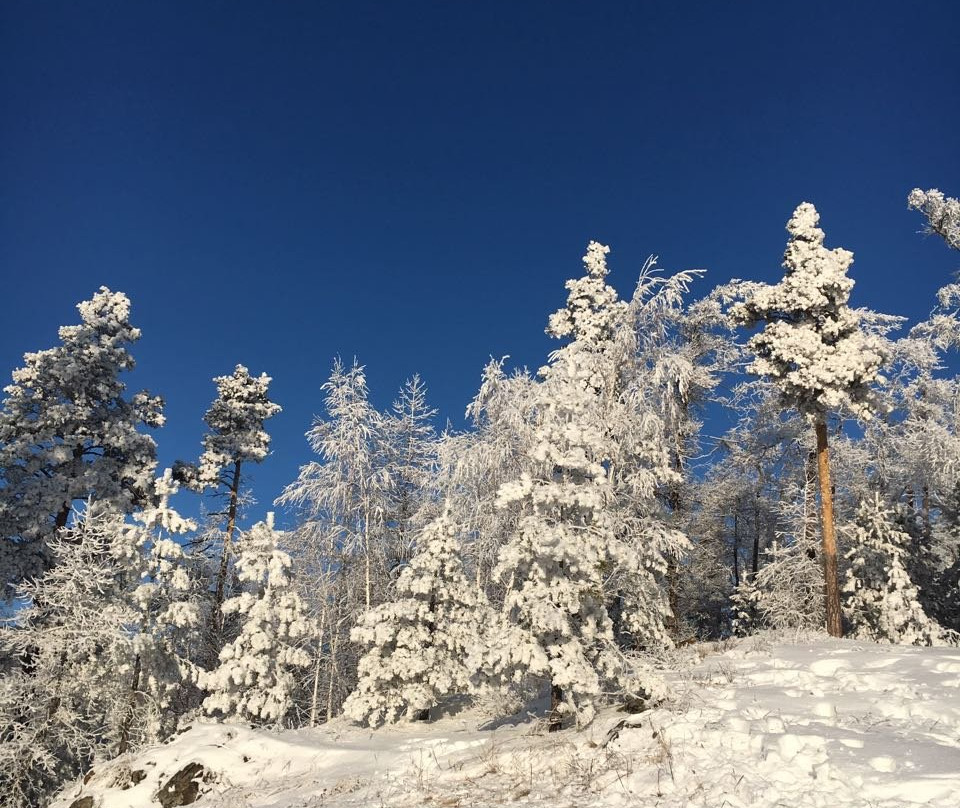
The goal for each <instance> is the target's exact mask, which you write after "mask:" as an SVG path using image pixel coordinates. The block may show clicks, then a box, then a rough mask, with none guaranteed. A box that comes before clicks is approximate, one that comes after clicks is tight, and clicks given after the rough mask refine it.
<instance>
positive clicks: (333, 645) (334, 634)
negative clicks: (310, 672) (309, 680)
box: [327, 622, 340, 721]
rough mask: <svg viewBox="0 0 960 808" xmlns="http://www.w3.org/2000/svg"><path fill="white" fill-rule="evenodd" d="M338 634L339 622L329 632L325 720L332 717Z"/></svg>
mask: <svg viewBox="0 0 960 808" xmlns="http://www.w3.org/2000/svg"><path fill="white" fill-rule="evenodd" d="M339 636H340V623H339V622H338V623H337V624H336V625H335V626H333V628H332V631H331V634H330V674H329V680H328V681H327V721H329V720H330V719H331V718H333V680H334V677H335V675H336V673H337V639H338V638H339Z"/></svg>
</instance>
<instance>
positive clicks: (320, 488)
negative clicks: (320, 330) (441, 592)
mask: <svg viewBox="0 0 960 808" xmlns="http://www.w3.org/2000/svg"><path fill="white" fill-rule="evenodd" d="M322 389H323V391H324V393H325V400H324V404H325V408H326V410H327V416H328V419H327V420H323V419H321V418H317V419H316V420H315V421H314V424H313V426H312V427H311V428H310V430H309V431H308V432H307V440H308V441H309V443H310V446H311V448H312V449H313V450H314V452H316V453H317V454H318V455H319V456H320V459H321V462H311V463H308V464H307V465H305V466H303V467H301V469H300V475H299V477H298V478H297V480H296V481H294V482H293V483H291V484H290V485H288V486H287V487H286V488H284V490H283V493H282V494H281V495H280V497H278V499H277V504H278V505H294V506H296V507H299V508H301V509H302V510H303V512H304V513H305V515H306V517H307V519H308V520H310V522H312V523H313V526H314V528H315V529H316V530H320V531H321V532H325V533H330V534H333V535H335V536H336V537H337V544H338V545H339V546H340V547H341V548H342V550H343V552H344V553H348V554H353V553H357V554H359V555H360V557H361V558H362V564H363V593H364V604H365V606H366V608H368V609H369V608H370V606H371V605H372V603H373V578H374V574H375V572H376V570H375V566H376V564H375V561H374V555H375V553H376V552H377V547H375V546H374V545H375V542H376V541H377V539H378V538H379V534H380V531H381V528H382V526H383V521H384V512H385V499H386V497H385V493H386V491H387V490H388V489H389V483H388V481H387V479H386V476H385V475H384V474H383V473H382V469H381V468H380V467H379V466H378V462H377V461H378V458H379V457H380V455H381V445H382V434H381V433H382V417H381V416H380V414H379V413H378V412H377V411H376V410H375V409H374V408H373V407H372V406H371V405H370V402H369V399H368V396H369V392H368V389H367V379H366V373H365V372H364V368H363V366H362V365H359V364H358V363H357V362H356V360H354V363H353V365H352V367H350V368H349V369H348V368H346V367H344V365H343V362H342V361H341V360H340V359H339V358H338V359H337V360H336V362H335V363H334V366H333V372H332V373H331V374H330V378H329V380H327V382H325V383H324V385H323V388H322Z"/></svg>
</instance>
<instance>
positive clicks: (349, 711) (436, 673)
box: [343, 512, 484, 725]
mask: <svg viewBox="0 0 960 808" xmlns="http://www.w3.org/2000/svg"><path fill="white" fill-rule="evenodd" d="M417 544H418V547H419V551H418V552H417V554H416V555H415V556H414V557H413V559H411V561H410V563H409V565H408V566H406V567H404V569H403V571H402V572H401V573H400V576H399V578H398V579H397V584H396V588H395V590H394V596H393V598H392V599H391V600H390V601H388V602H387V603H382V604H380V605H379V606H377V607H376V608H374V609H372V610H371V611H369V612H367V613H366V614H364V615H363V617H362V618H361V620H360V623H359V624H358V625H357V626H356V628H354V629H353V631H352V632H351V639H352V640H353V641H354V642H356V643H358V644H360V645H361V646H363V647H365V649H366V650H365V652H364V654H363V656H362V657H361V658H360V662H359V665H358V675H359V682H358V683H357V688H356V690H355V691H354V692H353V693H352V694H351V695H350V697H349V698H348V699H347V701H346V702H345V703H344V708H343V709H344V712H345V713H346V715H347V716H348V717H350V718H352V719H353V720H354V721H357V722H360V723H369V724H372V725H375V724H379V723H381V722H384V721H386V722H393V721H396V720H397V719H398V718H399V717H400V716H401V715H404V714H407V715H409V716H410V717H412V718H424V717H425V715H426V713H427V712H428V711H429V709H430V708H431V707H433V706H434V705H436V704H437V703H438V702H439V701H440V699H441V698H442V697H444V696H448V695H451V694H456V693H465V692H466V691H467V689H468V687H469V684H470V671H469V670H468V666H467V663H466V659H467V655H468V652H469V650H470V648H471V647H472V645H473V644H474V643H475V642H476V638H477V627H478V625H479V624H481V623H482V622H483V609H484V604H483V603H482V601H481V602H478V599H477V594H476V591H475V590H474V589H473V587H471V585H470V583H469V582H468V581H467V578H466V576H465V575H464V572H463V566H462V564H461V562H460V556H459V553H460V543H459V541H458V539H457V528H456V525H455V524H454V523H453V522H452V521H451V519H450V517H449V514H448V513H447V512H445V513H444V514H442V515H441V516H439V517H438V518H437V519H435V520H434V521H433V522H431V523H429V524H428V525H427V526H426V527H425V528H424V529H423V531H422V532H421V534H420V536H419V537H418V541H417Z"/></svg>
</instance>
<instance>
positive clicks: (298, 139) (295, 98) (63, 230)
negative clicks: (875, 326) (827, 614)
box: [0, 0, 960, 516]
mask: <svg viewBox="0 0 960 808" xmlns="http://www.w3.org/2000/svg"><path fill="white" fill-rule="evenodd" d="M958 32H960V3H956V2H946V1H941V2H926V3H906V2H897V3H889V2H870V3H867V2H807V3H779V2H737V3H719V2H700V3H685V2H657V3H654V2H619V3H586V2H577V3H572V2H509V3H508V2H484V3H461V2H451V3H440V2H427V3H423V2H415V1H414V0H404V2H383V3H379V4H370V3H363V2H341V3H328V2H282V3H271V2H257V3H247V2H203V0H193V2H166V1H165V2H129V0H125V1H124V2H110V3H107V2H82V1H78V0H73V1H72V2H49V1H44V2H19V1H18V0H6V2H3V3H2V4H0V261H2V267H3V277H4V281H5V282H4V298H5V300H4V302H5V305H4V307H3V311H4V314H3V323H2V340H0V373H2V375H3V376H5V377H7V378H9V377H8V375H7V374H8V373H9V371H10V370H12V369H13V368H14V367H17V366H19V365H20V363H21V357H22V354H23V353H24V352H25V351H28V350H36V349H40V348H44V347H49V346H51V345H53V344H54V343H55V341H56V328H57V326H59V325H61V324H64V323H70V322H75V321H76V312H75V311H74V308H73V306H74V304H75V303H76V302H78V301H79V300H82V299H84V298H88V297H89V296H90V295H91V294H92V293H93V292H94V291H95V290H96V289H97V287H99V286H100V285H101V284H105V285H108V286H110V287H111V288H113V289H117V290H122V291H125V292H127V293H128V294H129V295H130V297H131V298H132V300H133V305H134V316H133V319H134V322H135V323H136V324H137V325H138V326H140V327H141V328H142V329H143V334H144V336H143V339H142V340H141V342H140V343H139V344H138V346H136V348H135V354H136V357H137V359H138V362H139V369H138V371H137V372H136V375H135V378H134V380H133V381H134V384H136V385H138V386H147V387H149V388H150V389H151V390H152V391H154V392H158V393H161V394H162V395H163V396H164V397H165V398H166V400H167V415H168V425H167V426H166V427H165V428H164V429H163V430H162V431H160V432H158V433H157V435H156V437H157V439H158V441H159V445H160V454H161V461H162V462H163V463H165V464H168V463H170V462H171V461H172V460H173V459H174V458H176V457H188V458H192V457H194V456H196V454H197V453H198V452H199V441H200V436H201V434H202V431H203V424H202V422H201V417H202V415H203V413H204V411H205V410H206V408H207V406H208V405H209V402H210V400H211V398H212V397H213V395H214V387H213V384H212V383H211V381H210V379H211V377H213V376H214V375H219V374H223V373H228V372H229V371H230V370H231V369H232V368H233V366H234V365H235V364H236V363H237V362H241V363H244V364H246V365H248V366H249V367H250V369H251V370H252V371H254V372H260V371H266V372H267V373H269V374H270V375H272V376H273V377H274V380H275V381H274V386H273V394H274V398H275V399H276V400H277V401H278V402H279V403H280V404H282V406H283V407H284V413H283V414H282V415H280V416H278V417H277V418H275V419H274V420H273V421H272V424H271V432H272V434H273V436H274V449H275V451H274V454H273V456H272V457H270V458H269V459H268V460H267V461H266V462H265V463H264V465H263V466H262V467H261V468H260V469H259V470H258V471H257V472H256V480H255V494H256V496H257V497H258V498H259V500H260V503H261V504H260V506H258V508H257V509H256V513H255V515H257V516H259V515H261V514H262V511H264V510H266V509H267V507H268V506H269V502H270V501H271V500H272V499H273V497H274V496H276V494H277V493H278V492H279V490H280V488H281V487H282V486H283V485H284V484H285V483H286V482H288V481H290V480H291V479H293V477H294V476H295V474H296V471H297V468H298V466H299V465H300V464H302V463H304V462H306V461H307V460H309V459H310V453H309V450H308V447H307V445H306V443H305V441H304V440H303V432H304V431H305V430H306V429H307V428H308V426H309V424H310V420H311V417H312V415H313V414H314V413H316V412H319V411H320V408H321V402H320V395H319V388H320V385H321V383H322V382H323V381H324V380H325V379H326V377H327V375H328V373H329V368H330V364H331V361H332V359H333V357H334V356H335V355H336V354H342V355H343V356H344V358H345V359H348V360H349V359H350V358H351V357H352V356H354V355H356V356H357V357H359V359H360V360H361V361H362V362H363V363H365V364H366V365H367V369H368V379H369V382H370V385H371V388H372V390H373V398H374V401H375V402H376V403H377V404H378V405H379V406H382V407H385V406H387V405H388V404H389V402H390V400H391V399H392V397H393V395H394V392H395V390H396V389H397V388H398V387H399V386H400V384H401V383H402V382H403V380H404V379H405V378H406V377H408V376H409V375H411V374H413V373H414V372H420V373H421V375H422V376H423V377H424V379H425V381H426V383H427V384H428V386H429V387H430V390H431V392H432V399H433V402H434V404H435V405H436V406H438V407H439V408H440V409H441V412H442V415H443V416H444V417H450V418H452V419H453V420H454V422H455V423H457V424H460V423H462V420H461V419H462V413H463V409H464V406H465V405H466V403H467V401H468V400H469V399H470V398H471V397H472V395H473V392H474V390H475V389H476V386H477V383H478V381H479V373H480V369H481V367H482V365H483V364H484V362H485V361H486V359H487V358H488V357H489V356H491V355H493V356H500V355H503V354H510V355H511V356H512V357H513V358H514V360H516V362H517V363H518V364H528V365H530V366H532V367H536V366H539V365H540V364H541V363H542V362H543V360H544V357H545V355H546V352H547V351H548V349H549V347H550V345H549V341H548V340H547V338H546V337H545V336H543V327H544V325H545V322H546V318H547V316H548V314H549V313H550V312H551V311H553V310H554V309H556V308H558V307H559V306H560V305H561V304H562V302H563V300H564V297H565V293H564V289H563V283H564V281H565V279H567V278H568V277H573V276H576V275H578V274H579V272H580V262H579V258H580V256H581V255H582V254H583V250H584V247H585V245H586V242H587V241H588V240H589V239H592V238H595V239H598V240H600V241H603V242H605V243H607V244H610V245H611V246H612V248H613V252H612V254H611V257H610V258H611V264H612V266H613V270H614V271H613V274H612V280H613V283H614V284H615V285H617V286H618V288H619V289H620V290H621V293H622V294H624V295H629V294H630V292H631V291H632V287H633V283H634V281H635V279H636V275H637V271H638V269H639V267H640V266H641V264H642V262H643V260H644V258H645V257H646V256H647V255H648V254H650V253H656V254H658V255H659V256H660V259H661V264H662V265H663V266H665V267H666V268H672V269H683V268H693V267H702V268H705V269H707V270H708V276H707V280H705V281H703V282H702V283H701V285H700V287H699V289H698V291H699V292H706V291H707V289H708V288H709V287H710V286H712V285H713V284H716V283H720V282H723V281H726V280H728V279H729V278H731V277H742V278H752V279H766V280H774V279H775V278H776V277H777V276H778V275H779V273H780V268H779V262H780V257H781V254H782V251H783V247H784V244H785V240H786V234H785V232H784V229H783V228H784V223H785V222H786V220H787V218H788V217H789V215H790V212H791V211H792V209H793V208H794V207H795V206H796V205H797V204H798V203H799V202H801V201H804V200H807V201H811V202H814V203H815V204H816V205H817V207H818V208H819V210H820V212H821V215H822V223H823V226H824V228H825V230H826V231H827V237H828V243H829V244H830V245H831V246H838V245H839V246H844V247H846V248H848V249H851V250H853V251H854V253H855V254H856V263H855V265H854V267H853V275H854V277H855V278H856V280H857V288H856V290H855V293H854V294H855V302H856V303H857V304H860V305H869V306H872V307H874V308H877V309H880V310H883V311H887V312H890V313H897V314H903V315H907V316H909V317H911V318H914V319H915V318H916V317H918V316H921V315H923V314H924V313H925V312H926V311H928V310H929V308H930V307H931V306H932V304H933V292H934V290H935V289H936V288H937V287H938V286H940V285H942V284H943V283H945V282H946V281H947V280H949V278H950V275H951V273H952V272H953V271H954V270H956V269H958V268H960V258H958V256H957V254H955V253H954V254H951V253H949V252H948V251H947V249H946V248H945V247H944V246H943V245H942V244H941V243H939V242H938V241H937V240H935V239H923V238H922V237H920V236H918V235H917V230H918V228H919V226H920V220H919V217H918V215H917V214H914V213H910V212H908V211H907V210H906V206H905V197H906V194H907V192H908V191H909V190H910V188H912V187H913V186H916V185H919V186H922V187H925V188H926V187H930V186H935V187H939V188H941V189H942V190H944V191H945V192H947V193H950V194H952V195H954V196H956V195H958V194H960V151H958V144H960V103H958V100H960V61H958V48H960V34H958ZM188 509H189V508H188Z"/></svg>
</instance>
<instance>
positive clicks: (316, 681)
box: [310, 605, 330, 727]
mask: <svg viewBox="0 0 960 808" xmlns="http://www.w3.org/2000/svg"><path fill="white" fill-rule="evenodd" d="M329 608H330V607H329V605H325V606H324V607H323V614H322V615H321V616H320V633H319V637H318V639H317V662H316V664H315V665H314V666H313V693H312V694H311V696H310V726H311V727H315V726H316V725H317V712H318V709H317V708H318V707H319V701H320V662H321V661H322V660H323V630H324V628H325V627H326V623H327V611H328V610H329Z"/></svg>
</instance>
